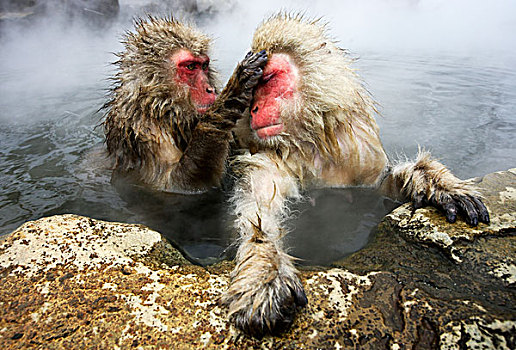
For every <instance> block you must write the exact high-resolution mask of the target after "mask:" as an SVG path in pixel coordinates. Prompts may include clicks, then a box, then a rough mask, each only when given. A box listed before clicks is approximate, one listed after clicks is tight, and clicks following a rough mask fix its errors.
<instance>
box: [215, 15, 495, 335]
mask: <svg viewBox="0 0 516 350" xmlns="http://www.w3.org/2000/svg"><path fill="white" fill-rule="evenodd" d="M251 49H252V50H253V51H254V52H257V51H260V50H266V51H267V55H268V62H267V65H266V66H265V68H264V71H263V76H262V78H261V79H260V82H259V83H258V85H257V87H256V91H255V94H254V98H253V101H252V104H251V107H250V108H249V110H250V114H249V115H248V116H247V117H244V118H243V119H241V120H240V121H239V122H238V125H237V129H236V134H237V137H238V140H239V142H241V144H242V145H243V146H244V147H246V148H247V149H248V150H249V151H248V152H245V153H244V154H240V155H238V156H236V158H235V160H234V161H233V164H234V169H235V172H236V173H237V175H238V179H237V182H236V185H235V189H234V193H233V194H232V203H233V208H234V211H235V214H236V216H235V217H236V219H235V226H236V230H237V231H238V234H239V239H238V245H239V246H238V250H237V255H236V267H235V269H234V270H233V271H232V273H231V282H230V285H229V288H228V290H227V291H226V292H225V293H224V294H223V296H222V298H221V301H222V303H223V304H224V305H226V306H227V307H228V308H229V312H228V314H229V317H230V319H232V320H233V321H234V322H235V324H236V325H237V326H238V327H239V328H240V329H242V330H244V331H246V332H247V333H249V334H251V335H254V336H257V337H261V336H262V335H263V334H267V333H277V332H279V331H282V330H283V329H285V328H286V327H288V326H289V325H290V323H291V322H292V320H293V317H294V314H295V312H296V309H297V307H298V306H303V305H305V304H306V303H307V298H306V296H305V293H304V290H303V286H302V284H301V282H300V280H299V278H298V276H297V271H296V268H295V266H294V263H293V258H292V257H291V256H289V255H288V254H287V253H286V252H285V250H284V248H283V245H282V237H283V236H284V235H285V233H286V232H285V228H284V220H285V219H286V217H287V216H288V215H289V207H288V204H289V202H291V201H292V200H297V199H300V198H302V196H303V190H305V189H306V188H308V187H314V186H315V187H321V186H329V187H332V186H335V187H345V186H370V187H376V188H379V189H381V190H382V191H383V192H384V193H386V194H390V195H392V196H396V197H398V198H401V199H405V200H412V201H413V203H414V206H415V207H416V208H418V207H421V206H423V205H426V204H431V205H433V206H435V207H437V208H439V209H441V210H442V211H444V213H445V215H446V218H447V219H448V221H449V222H454V221H455V220H456V218H457V214H462V215H464V217H465V219H466V221H467V222H468V223H469V224H470V225H473V226H474V225H477V224H478V222H479V221H480V222H485V223H488V222H489V214H488V212H487V209H486V207H485V206H484V204H482V202H481V201H480V199H479V198H478V197H479V194H478V193H477V192H476V191H475V190H474V188H473V187H472V185H470V184H469V183H467V182H465V181H461V180H459V179H458V178H456V177H455V176H453V175H452V174H451V173H450V171H449V170H447V169H446V168H445V167H444V166H443V165H442V164H440V163H439V162H437V161H436V160H433V159H432V158H430V155H429V154H428V153H425V152H420V154H419V155H418V157H417V159H416V160H415V161H413V162H406V163H403V164H397V165H391V164H390V163H389V161H388V158H387V156H386V154H385V151H384V149H383V146H382V143H381V142H380V139H379V131H378V127H377V125H376V122H375V119H374V115H375V113H376V110H375V102H374V101H373V100H372V98H371V96H370V95H369V93H368V92H367V91H366V89H365V88H364V87H363V84H362V82H361V80H360V79H359V78H358V77H357V75H356V73H355V72H354V71H353V70H352V69H351V68H350V63H351V60H350V59H349V57H347V56H346V55H345V52H344V51H343V50H342V49H340V48H339V47H337V46H336V44H335V43H334V42H333V41H332V40H331V39H330V38H329V37H328V35H327V34H326V29H325V26H324V25H322V24H321V23H320V21H319V20H315V21H312V20H308V19H306V18H303V16H300V15H288V14H284V13H280V14H277V15H274V16H272V17H271V18H269V19H267V20H265V21H264V22H263V23H262V24H261V25H260V26H259V28H258V29H257V30H256V32H255V34H254V37H253V42H252V48H251Z"/></svg>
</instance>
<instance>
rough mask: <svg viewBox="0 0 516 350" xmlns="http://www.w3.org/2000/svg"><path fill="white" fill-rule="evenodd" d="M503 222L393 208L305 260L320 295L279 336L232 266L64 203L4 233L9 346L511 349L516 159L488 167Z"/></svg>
mask: <svg viewBox="0 0 516 350" xmlns="http://www.w3.org/2000/svg"><path fill="white" fill-rule="evenodd" d="M479 187H480V188H481V191H482V193H483V194H484V196H485V198H486V202H487V205H488V206H489V208H490V211H491V217H492V223H491V224H490V225H483V224H481V225H480V226H479V227H478V228H471V227H468V226H467V225H465V224H463V223H461V222H458V223H456V224H454V225H450V224H447V223H446V222H445V220H443V219H442V218H441V216H440V215H438V213H436V212H435V211H434V210H433V209H423V210H417V211H416V212H415V213H412V212H411V209H410V207H409V206H408V205H405V206H402V207H400V208H398V209H397V210H395V211H394V212H393V213H391V214H389V215H388V216H387V217H386V218H385V219H384V220H383V221H382V223H381V224H380V225H379V228H378V232H377V234H376V237H375V239H374V240H373V242H372V243H371V244H370V245H368V246H367V247H366V248H364V249H362V250H361V251H359V252H357V253H355V254H353V255H351V256H349V257H347V258H346V259H344V260H342V261H340V262H338V263H335V266H334V267H333V268H331V269H323V268H304V269H303V271H302V272H301V277H302V281H303V284H304V286H305V290H306V294H307V296H308V299H309V304H308V306H307V307H305V308H304V309H302V310H301V311H300V313H299V314H298V316H297V318H296V320H295V322H294V325H293V327H292V328H291V329H290V330H289V331H287V332H286V333H285V334H283V335H282V336H280V337H265V338H264V339H262V340H256V339H253V338H249V337H246V336H243V335H242V334H241V333H240V332H239V331H238V330H236V329H235V328H234V327H233V326H232V325H230V324H229V323H228V322H227V320H226V311H225V309H224V308H221V307H220V306H219V305H218V298H219V296H220V295H221V293H222V292H223V291H224V290H225V288H226V286H227V284H228V282H229V272H230V271H231V269H232V267H233V265H232V263H231V262H227V261H223V262H221V263H219V264H217V265H214V266H210V267H207V268H203V267H200V266H196V265H193V264H191V263H189V262H188V261H187V260H186V259H185V258H183V256H182V255H181V254H180V253H179V252H178V251H177V250H176V249H174V248H173V247H172V246H171V245H170V244H169V243H167V242H166V241H165V240H164V239H163V238H162V237H161V235H160V234H159V233H157V232H155V231H152V230H150V229H148V228H146V227H143V226H139V225H128V224H120V223H108V222H102V221H97V220H93V219H90V218H85V217H80V216H75V215H62V216H54V217H50V218H43V219H40V220H37V221H34V222H28V223H26V224H24V225H23V226H21V227H20V228H19V229H17V230H16V231H15V232H13V233H12V234H11V235H9V236H8V237H7V238H6V239H5V240H3V241H1V242H0V343H1V344H3V347H2V348H3V349H18V348H28V347H45V348H52V349H60V348H66V349H83V348H89V347H96V348H115V349H124V348H130V347H135V348H142V349H145V348H190V349H198V348H213V349H219V348H220V349H223V348H224V349H240V348H282V349H300V348H305V349H312V348H323V349H328V348H335V349H341V348H361V349H379V348H389V349H405V348H406V349H409V348H414V349H418V348H419V349H427V348H442V349H462V348H475V347H476V348H483V349H485V348H493V349H513V348H515V345H516V339H515V334H516V320H515V318H516V317H515V316H516V313H515V306H514V305H516V303H515V293H514V287H515V277H514V259H515V256H516V254H515V247H516V245H515V241H514V233H515V232H516V223H515V220H514V215H515V213H516V197H515V196H514V194H515V192H516V191H515V188H516V171H514V170H510V171H507V172H501V173H495V174H490V175H488V176H485V177H484V178H483V179H481V180H479Z"/></svg>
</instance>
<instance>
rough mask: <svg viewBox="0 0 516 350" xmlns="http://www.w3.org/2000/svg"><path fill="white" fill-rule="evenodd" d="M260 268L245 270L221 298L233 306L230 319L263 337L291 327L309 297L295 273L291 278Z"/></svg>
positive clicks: (227, 304) (223, 301)
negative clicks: (298, 309) (267, 272)
mask: <svg viewBox="0 0 516 350" xmlns="http://www.w3.org/2000/svg"><path fill="white" fill-rule="evenodd" d="M252 270H253V269H252ZM265 270H266V268H265ZM258 271H259V269H258V268H257V269H256V270H254V271H247V272H245V270H243V271H242V270H241V273H240V274H239V275H237V276H235V277H234V278H233V281H232V283H231V285H230V287H229V289H228V290H227V291H226V293H225V294H224V295H223V296H222V299H221V301H222V304H224V305H225V306H227V307H229V317H230V320H231V321H232V322H234V324H235V325H236V326H237V327H238V328H239V329H241V330H242V331H244V332H245V333H247V334H249V335H250V336H253V337H256V338H262V337H263V336H264V335H265V334H279V333H281V332H283V331H284V330H286V329H288V328H289V327H290V325H291V324H292V322H293V321H294V316H295V314H296V311H297V308H298V307H302V306H305V305H306V304H307V302H308V300H307V298H306V295H305V291H304V289H303V285H302V284H301V281H300V280H299V278H298V277H297V276H296V275H295V274H293V275H291V276H289V277H287V276H281V275H279V272H278V271H274V272H273V274H272V275H271V274H270V273H269V276H265V274H263V273H260V272H258ZM262 271H263V270H262ZM254 272H258V274H259V275H261V276H257V275H256V274H254ZM248 273H250V274H248ZM263 277H265V278H263ZM266 277H268V278H266ZM257 278H258V279H260V281H257Z"/></svg>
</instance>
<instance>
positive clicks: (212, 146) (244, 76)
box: [167, 51, 267, 190]
mask: <svg viewBox="0 0 516 350" xmlns="http://www.w3.org/2000/svg"><path fill="white" fill-rule="evenodd" d="M266 63H267V54H266V53H265V51H261V52H259V53H255V54H253V53H248V54H247V56H246V57H245V58H244V60H243V61H242V62H241V63H240V64H239V65H238V66H237V68H236V69H235V72H234V73H233V76H232V77H231V79H230V80H229V82H228V84H227V85H226V87H225V88H224V90H223V91H222V92H221V94H220V96H219V97H218V98H217V100H216V101H215V103H214V105H213V106H212V107H210V109H209V110H208V111H207V112H206V113H205V114H204V115H203V116H202V117H201V119H200V121H199V122H198V123H197V125H196V127H195V129H194V130H193V131H192V136H191V138H190V140H189V142H188V145H187V147H186V149H185V151H184V153H183V155H182V157H181V159H180V160H179V162H178V163H176V164H174V165H173V168H172V169H171V170H170V178H169V179H168V186H167V187H168V188H169V189H186V190H191V189H192V188H194V189H199V190H202V189H205V188H209V187H211V186H218V185H219V182H220V180H221V178H222V175H223V173H224V170H225V169H224V167H225V161H226V158H227V154H228V150H229V139H230V138H231V134H230V131H231V129H232V128H233V126H234V125H235V122H236V121H237V120H238V119H239V118H240V117H241V116H242V114H243V113H244V112H245V110H246V109H247V108H248V107H249V105H250V103H251V99H252V94H253V89H254V88H255V86H256V84H257V83H258V81H259V79H260V78H261V76H262V73H263V69H262V68H263V67H264V66H265V64H266Z"/></svg>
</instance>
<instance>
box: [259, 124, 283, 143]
mask: <svg viewBox="0 0 516 350" xmlns="http://www.w3.org/2000/svg"><path fill="white" fill-rule="evenodd" d="M254 131H256V135H258V137H259V138H261V139H266V138H268V137H272V136H276V135H278V134H279V133H281V132H282V131H283V123H278V124H272V125H267V126H264V127H261V128H256V129H254Z"/></svg>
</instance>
